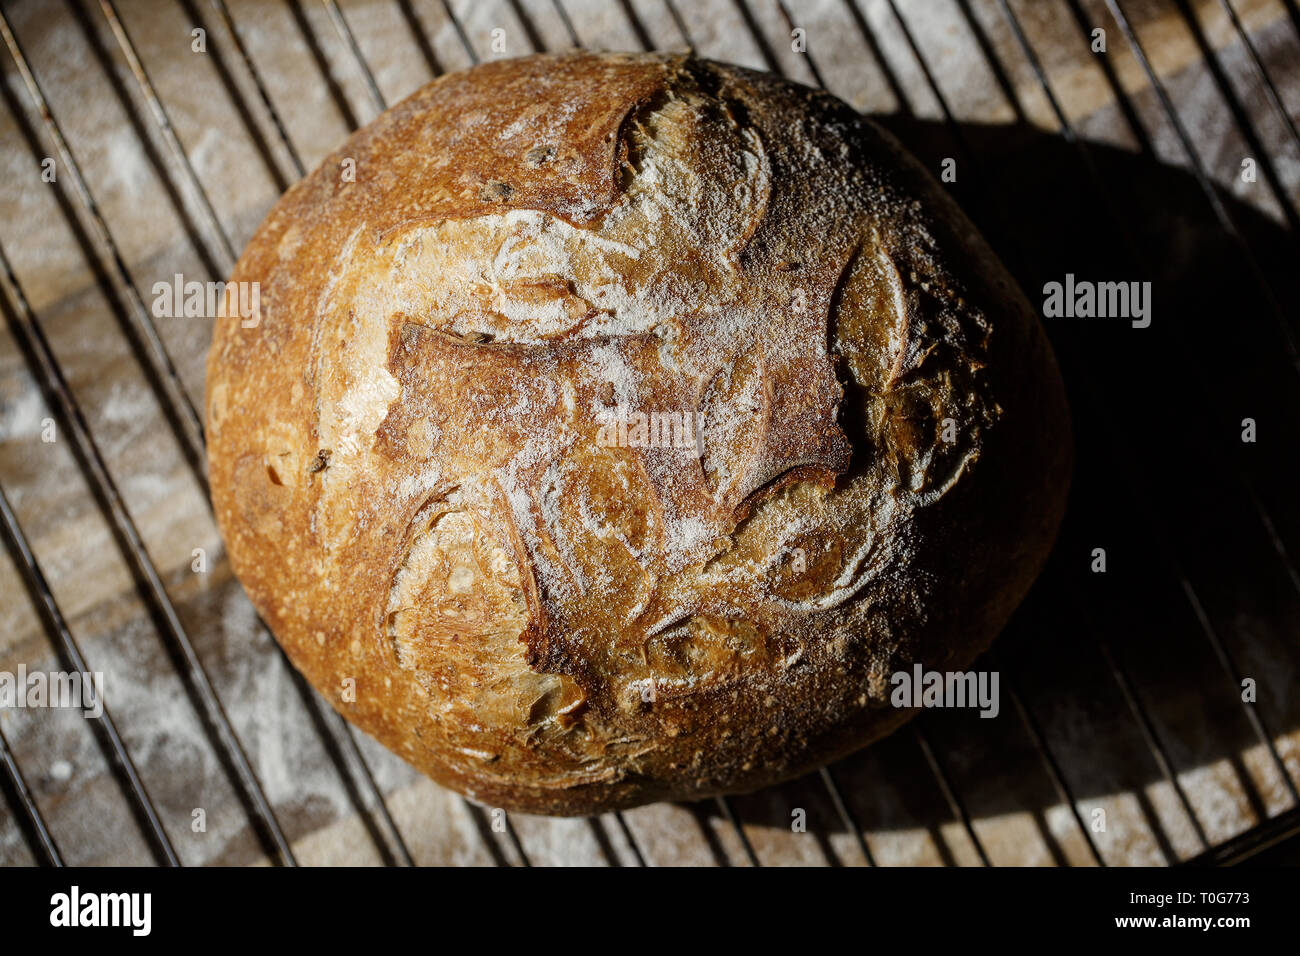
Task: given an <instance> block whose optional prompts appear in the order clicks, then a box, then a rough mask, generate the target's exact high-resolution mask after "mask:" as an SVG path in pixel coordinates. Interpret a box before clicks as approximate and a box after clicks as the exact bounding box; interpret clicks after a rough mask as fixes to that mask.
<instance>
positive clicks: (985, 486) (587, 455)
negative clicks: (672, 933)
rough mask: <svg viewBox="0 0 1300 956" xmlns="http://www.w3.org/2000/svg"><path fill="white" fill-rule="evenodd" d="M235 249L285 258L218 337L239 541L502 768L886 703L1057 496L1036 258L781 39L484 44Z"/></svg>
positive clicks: (545, 764) (673, 780)
mask: <svg viewBox="0 0 1300 956" xmlns="http://www.w3.org/2000/svg"><path fill="white" fill-rule="evenodd" d="M352 173H354V175H352ZM232 280H233V281H235V282H257V283H258V284H259V291H260V296H259V311H258V314H257V315H255V316H253V317H252V319H250V320H249V321H247V322H241V320H240V319H239V318H238V317H235V318H229V319H223V320H220V321H219V323H218V327H217V330H216V333H215V339H214V343H213V347H212V352H211V356H210V359H209V366H208V386H207V388H208V392H207V414H208V442H209V457H210V472H211V474H210V477H211V484H212V494H213V499H214V502H215V504H216V507H217V513H218V520H219V522H220V525H221V529H222V532H223V535H224V537H225V540H226V542H227V547H228V551H229V555H230V560H231V563H232V566H233V568H234V571H235V573H236V574H237V575H238V577H239V579H240V580H241V581H242V582H243V584H244V585H245V587H246V589H247V591H248V593H249V595H250V597H251V599H252V601H253V603H254V605H255V606H256V608H257V609H258V611H259V612H261V614H262V616H263V617H264V619H265V620H266V621H267V623H268V624H269V625H270V627H271V628H272V630H273V631H274V633H275V635H276V637H277V638H278V639H279V641H280V642H281V644H282V645H283V646H284V648H285V650H286V651H287V652H288V654H289V656H290V658H291V659H292V660H293V662H294V664H295V665H296V666H297V667H299V668H300V669H301V670H302V671H303V672H304V673H305V674H306V675H307V677H308V678H309V679H310V680H311V682H312V683H313V684H314V685H315V686H316V687H317V688H318V689H319V690H320V691H321V692H322V693H323V694H324V695H325V696H326V697H327V698H328V699H329V700H330V701H331V702H332V703H333V704H334V706H336V707H337V708H338V709H339V710H340V712H342V713H343V714H344V715H346V716H347V717H348V718H349V719H351V720H353V721H355V722H356V723H357V724H358V725H359V726H361V727H362V728H364V729H365V730H367V731H368V732H370V733H371V734H373V735H374V736H375V737H377V738H378V739H379V740H380V741H382V742H383V743H385V744H386V745H387V746H389V747H390V748H391V749H393V750H394V751H396V752H397V753H398V754H400V755H401V756H402V757H404V758H406V759H407V760H409V761H410V762H411V763H412V764H414V765H415V766H416V767H418V768H420V769H421V770H423V771H425V772H426V773H428V774H429V775H431V776H432V777H434V778H435V779H437V780H439V781H441V782H443V783H445V784H447V785H449V786H451V787H454V788H456V789H458V790H460V791H462V792H464V793H466V794H468V795H469V796H471V797H473V798H475V799H478V800H481V801H483V802H485V803H487V804H489V805H492V806H501V807H506V808H517V809H522V810H526V811H530V812H542V813H563V814H586V813H593V812H598V811H602V810H607V809H612V808H617V807H626V806H632V805H636V804H639V803H645V802H649V801H653V800H659V799H692V798H697V797H703V796H709V795H713V794H719V793H727V792H737V791H744V790H750V789H755V788H757V787H761V786H763V785H766V784H769V783H772V782H775V781H777V780H780V779H784V778H787V777H790V776H793V775H795V774H798V773H801V772H804V771H806V770H809V769H812V768H814V767H816V766H818V765H819V764H821V763H824V762H825V761H827V760H830V759H834V758H835V757H838V756H840V755H842V754H844V753H847V752H848V751H850V750H852V749H855V748H856V747H859V746H861V745H863V744H865V743H867V742H869V741H870V740H872V739H874V738H876V737H879V736H881V735H883V734H885V733H887V732H889V731H890V730H891V729H893V728H894V727H896V726H897V725H898V724H900V723H901V722H902V721H903V720H905V719H906V718H907V717H908V716H910V715H911V713H912V712H911V711H910V710H906V709H900V708H895V707H892V706H891V705H890V702H889V693H890V684H889V678H890V675H891V674H893V673H894V672H896V671H899V670H904V669H910V668H911V667H912V665H913V663H915V662H920V663H922V664H923V665H924V666H925V667H926V668H927V669H939V670H945V669H947V670H952V669H957V668H962V667H965V666H967V665H968V664H969V663H970V661H971V660H972V659H973V658H974V657H975V656H976V655H977V654H978V653H979V652H980V651H982V650H983V649H984V648H985V647H986V646H987V645H988V644H989V642H990V641H991V640H992V639H993V637H994V636H995V635H996V633H997V631H998V629H999V628H1000V627H1001V626H1002V624H1003V623H1004V622H1005V620H1006V618H1007V616H1008V615H1009V614H1010V612H1011V610H1012V609H1014V607H1015V606H1016V604H1017V603H1018V602H1019V600H1020V599H1021V597H1022V596H1023V595H1024V593H1025V591H1026V589H1027V588H1028V586H1029V584H1030V582H1031V581H1032V579H1033V577H1034V575H1035V574H1036V573H1037V570H1038V568H1039V567H1040V565H1041V563H1042V561H1043V560H1044V558H1045V555H1046V553H1047V550H1048V549H1049V547H1050V545H1051V542H1052V538H1053V536H1054V534H1055V529H1056V526H1057V524H1058V522H1059V519H1060V514H1061V509H1062V507H1063V502H1064V498H1065V493H1066V488H1067V484H1068V480H1069V467H1070V433H1069V424H1068V416H1067V413H1066V409H1065V402H1064V395H1063V390H1062V387H1061V383H1060V379H1059V376H1058V374H1057V371H1056V366H1055V363H1054V360H1053V358H1052V355H1051V351H1050V348H1049V347H1048V345H1047V342H1046V339H1045V337H1044V335H1043V332H1042V330H1041V328H1040V326H1039V324H1038V321H1037V319H1036V317H1035V315H1034V314H1033V312H1032V310H1031V309H1030V307H1029V306H1028V304H1027V303H1026V302H1025V301H1024V298H1023V296H1022V295H1021V294H1020V292H1019V291H1018V290H1017V289H1016V288H1015V286H1014V284H1013V283H1012V282H1011V280H1010V279H1009V278H1008V277H1007V275H1006V273H1005V271H1004V270H1003V268H1002V267H1001V265H1000V264H998V263H997V261H996V260H995V259H994V258H993V257H992V255H991V254H990V253H989V252H988V251H987V249H986V247H985V245H984V243H983V240H982V239H981V238H980V237H979V236H978V235H977V234H976V232H975V231H974V229H973V227H972V226H971V225H970V224H969V223H968V222H967V220H966V219H965V218H964V217H963V216H962V214H961V213H960V212H959V211H958V210H957V209H956V207H955V206H954V205H953V204H952V202H951V201H950V200H949V199H948V197H947V196H946V194H945V193H944V192H943V191H942V190H941V189H940V188H939V187H938V186H937V185H935V184H934V183H933V182H932V181H931V180H930V179H929V177H928V176H927V175H926V174H925V173H924V172H923V171H922V170H921V169H920V168H919V166H917V165H916V163H915V161H913V160H912V159H910V157H908V156H907V155H906V154H905V153H903V151H902V150H901V149H900V147H898V146H897V145H896V144H895V143H894V141H893V140H892V139H891V138H890V137H888V135H887V134H885V133H883V132H882V131H881V130H879V129H878V128H877V127H876V126H874V125H873V124H871V123H870V122H869V121H866V120H864V119H863V118H861V117H860V116H858V115H857V114H856V113H854V112H853V111H852V110H851V109H849V108H848V107H847V106H845V105H844V104H842V103H840V102H839V101H837V100H835V99H833V98H832V97H829V96H827V95H825V94H822V93H819V92H815V91H813V90H810V89H807V88H804V87H800V86H797V85H795V84H791V83H788V82H785V81H782V80H779V79H777V78H774V77H771V76H768V75H764V74H759V73H754V72H750V71H747V70H743V69H740V68H737V67H731V66H723V65H720V64H716V63H711V62H707V61H702V60H698V59H695V58H693V57H691V56H688V55H630V54H629V55H624V54H617V55H616V54H604V55H597V54H571V55H565V56H558V57H556V56H537V57H527V58H524V59H519V60H507V61H498V62H493V63H489V64H485V65H482V66H479V67H476V68H474V69H472V70H469V71H467V72H463V73H455V74H449V75H447V76H444V77H442V78H440V79H438V80H437V81H435V82H433V83H431V84H430V85H428V86H426V87H424V88H423V89H422V90H420V91H419V92H417V93H415V94H414V95H413V96H411V97H410V98H409V99H407V100H406V101H404V102H403V103H401V104H399V105H398V106H396V107H394V108H393V109H391V110H389V111H388V112H387V113H385V114H383V115H382V116H381V117H379V118H378V119H377V120H376V121H375V122H374V123H372V124H371V125H370V126H368V127H366V128H365V129H363V130H361V131H359V132H358V133H357V134H356V135H354V136H353V137H352V138H351V139H350V140H349V141H348V142H347V143H346V144H345V145H344V146H343V148H342V149H340V150H339V151H338V152H336V153H335V154H334V155H332V156H331V157H330V158H328V159H327V160H326V161H325V162H324V163H323V164H322V165H321V167H320V168H319V169H317V170H316V171H315V172H313V173H312V174H311V175H309V176H308V177H307V178H305V179H304V180H303V181H302V182H300V183H298V184H297V185H295V186H294V187H293V188H292V189H290V190H289V192H288V193H286V195H285V196H284V197H283V198H282V199H281V200H280V202H279V203H278V204H277V205H276V207H275V208H274V210H273V211H272V212H271V214H270V215H269V216H268V218H267V220H266V222H265V223H264V224H263V225H262V227H261V228H260V230H259V231H258V233H257V235H256V236H255V238H254V239H253V240H252V242H251V243H250V244H249V246H248V248H247V250H246V251H245V252H244V254H243V256H242V258H241V259H240V261H239V263H238V265H237V267H236V269H235V274H234V275H233V276H232ZM638 412H639V413H643V414H645V415H647V416H650V421H651V422H659V423H662V422H672V423H674V424H675V425H677V426H679V430H680V434H672V435H670V433H669V431H668V428H667V427H664V428H663V430H662V433H660V432H659V431H655V430H653V429H652V430H651V431H649V432H647V430H646V429H644V428H643V429H641V430H639V431H638V429H637V428H636V427H635V423H636V421H637V419H636V418H635V417H633V416H634V413H638ZM651 413H653V415H652V414H651ZM620 419H622V420H623V421H624V422H625V423H626V422H629V421H630V422H631V424H632V427H631V428H627V427H625V429H624V431H623V432H622V433H619V431H618V429H617V428H613V429H611V428H610V427H609V423H610V422H611V421H614V422H617V421H618V420H620ZM683 425H686V426H693V427H694V433H691V432H690V431H687V430H685V429H684V428H681V427H680V426H683ZM670 438H678V439H682V440H675V441H674V440H669V439H670Z"/></svg>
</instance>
